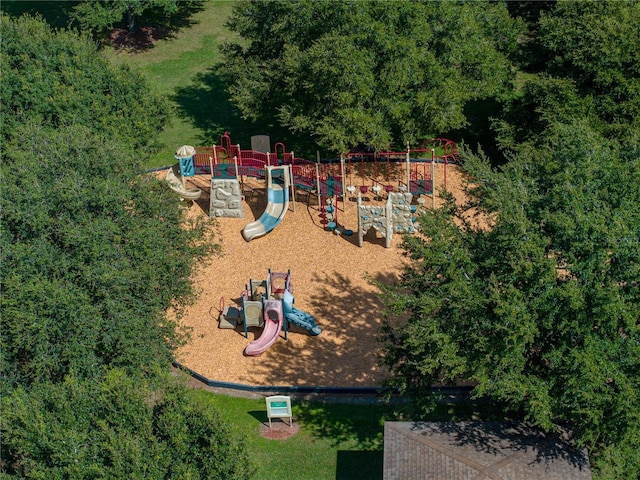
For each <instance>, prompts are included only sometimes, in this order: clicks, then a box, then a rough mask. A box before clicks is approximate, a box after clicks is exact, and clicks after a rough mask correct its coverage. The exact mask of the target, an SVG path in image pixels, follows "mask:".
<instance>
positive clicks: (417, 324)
mask: <svg viewBox="0 0 640 480" xmlns="http://www.w3.org/2000/svg"><path fill="white" fill-rule="evenodd" d="M547 135H548V139H547V141H546V142H545V144H543V145H538V147H537V149H535V150H530V151H527V152H521V153H520V154H519V155H518V156H517V157H516V158H513V159H512V160H511V161H510V162H509V164H508V165H507V166H505V167H504V168H503V169H501V170H500V171H494V170H492V169H491V167H490V166H489V165H488V162H487V161H486V160H482V159H480V158H477V157H474V156H468V157H467V159H466V162H467V163H466V168H467V169H468V171H469V173H470V174H471V175H472V177H473V178H474V179H475V181H476V182H477V183H474V184H473V185H472V186H470V187H469V189H470V190H469V193H470V194H471V195H473V198H474V201H472V202H470V203H469V205H466V206H465V207H458V206H455V205H454V204H453V203H450V204H448V205H447V206H446V207H444V208H442V209H440V210H437V211H434V212H430V213H428V214H427V215H425V216H424V217H423V218H422V219H421V224H422V226H423V229H424V231H425V232H426V235H427V237H424V238H423V237H412V238H407V239H406V244H405V247H406V249H407V252H408V255H409V256H410V258H411V259H412V264H411V265H412V266H411V268H409V269H408V270H407V271H406V273H405V274H404V276H403V278H402V281H401V282H400V283H399V284H398V285H395V286H393V287H391V288H389V289H388V290H387V292H386V295H385V298H386V301H387V303H388V306H389V309H390V311H389V312H390V316H389V319H388V321H387V322H386V326H385V332H384V346H385V357H384V359H385V360H384V361H385V363H386V364H387V365H388V366H389V367H390V368H391V371H392V373H393V375H392V380H391V384H392V385H393V386H396V387H398V388H400V390H401V391H403V392H406V393H408V394H410V395H412V396H413V397H414V398H415V399H416V402H417V403H418V404H420V405H421V406H422V407H423V409H428V408H430V406H431V402H432V401H433V398H432V397H431V395H430V386H431V385H432V384H433V383H436V382H440V381H450V382H455V381H457V380H459V379H469V380H473V381H474V383H476V384H477V386H476V387H475V392H476V394H477V395H481V396H483V395H486V396H489V397H491V398H493V399H495V400H497V401H498V403H499V404H502V405H505V406H506V407H507V408H511V409H513V410H518V409H522V410H523V411H524V412H525V415H526V417H527V418H528V419H530V420H531V421H533V422H534V423H536V424H538V425H541V426H543V427H545V428H553V423H554V422H557V421H573V422H575V423H576V424H577V425H578V426H579V428H580V431H581V439H582V441H583V442H585V443H587V444H589V445H591V446H594V445H597V446H599V447H602V445H608V446H611V445H619V446H620V445H626V446H628V447H629V446H633V447H636V448H637V447H639V446H640V435H638V425H640V395H639V392H640V325H639V323H638V319H639V318H640V288H639V287H640V284H639V280H640V242H639V240H640V202H639V201H638V199H640V143H636V144H634V145H631V146H626V147H625V148H621V147H620V146H619V145H617V144H616V143H615V142H608V141H606V140H604V139H603V138H602V137H600V136H598V135H597V134H595V133H594V132H593V131H591V130H590V129H589V128H588V127H585V126H584V125H569V126H563V125H558V126H556V127H555V128H553V129H552V130H551V131H550V132H548V133H547ZM399 315H408V320H407V321H406V322H405V321H402V322H400V321H398V320H397V318H398V316H399ZM613 451H615V448H614V449H612V450H611V452H613ZM626 460H627V461H630V460H633V459H629V458H627V459H626ZM634 462H635V466H634V468H635V469H636V470H635V471H636V472H637V471H640V470H637V469H638V468H640V463H638V459H637V458H635V460H634Z"/></svg>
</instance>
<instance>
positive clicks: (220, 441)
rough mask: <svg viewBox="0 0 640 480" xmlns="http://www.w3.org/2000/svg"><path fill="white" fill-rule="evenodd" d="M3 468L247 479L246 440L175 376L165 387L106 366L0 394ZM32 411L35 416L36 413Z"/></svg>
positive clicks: (38, 473) (45, 473) (56, 474)
mask: <svg viewBox="0 0 640 480" xmlns="http://www.w3.org/2000/svg"><path fill="white" fill-rule="evenodd" d="M0 402H1V403H2V411H3V425H2V430H3V431H2V434H3V435H2V437H3V442H2V443H3V448H2V453H3V455H2V462H3V466H4V468H3V470H4V471H5V472H9V473H11V474H14V475H16V478H18V477H19V478H47V479H63V478H73V479H94V478H109V479H122V480H130V479H154V478H157V479H161V478H203V479H214V480H215V479H219V480H227V479H231V480H241V479H248V478H250V475H251V474H252V472H253V470H252V466H251V463H250V461H249V458H248V454H247V449H246V447H245V444H244V441H243V440H241V439H239V438H238V437H237V436H236V435H235V434H233V433H231V431H230V430H229V427H228V426H227V425H226V424H225V422H224V421H223V420H222V418H221V415H220V413H219V412H218V411H217V410H215V409H214V408H212V407H211V404H209V403H207V402H203V401H200V400H198V399H197V398H195V397H194V396H193V395H192V394H190V393H189V392H188V391H186V390H185V387H183V386H181V385H180V384H179V383H178V382H176V381H175V380H169V381H167V382H166V384H165V386H164V388H163V389H162V390H160V391H158V390H157V388H153V387H152V386H151V385H149V384H146V383H144V382H141V381H140V380H139V379H134V378H131V377H130V375H128V374H127V373H125V372H124V371H122V370H119V369H116V370H111V371H109V372H108V373H107V374H106V375H104V376H103V377H102V378H101V380H100V381H99V382H98V383H93V382H87V381H81V380H78V379H77V378H74V377H67V379H66V380H65V381H64V382H62V383H59V384H50V383H48V384H42V385H38V386H36V387H34V388H31V389H29V390H25V389H23V388H18V389H16V390H13V391H12V392H11V393H10V394H8V395H3V397H2V399H0ZM34 417H35V418H34Z"/></svg>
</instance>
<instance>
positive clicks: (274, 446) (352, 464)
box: [193, 390, 490, 480]
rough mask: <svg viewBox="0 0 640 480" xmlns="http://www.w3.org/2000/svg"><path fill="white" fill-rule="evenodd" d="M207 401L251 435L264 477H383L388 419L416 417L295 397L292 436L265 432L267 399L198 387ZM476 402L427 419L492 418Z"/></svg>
mask: <svg viewBox="0 0 640 480" xmlns="http://www.w3.org/2000/svg"><path fill="white" fill-rule="evenodd" d="M193 394H194V395H195V396H197V397H199V399H200V400H202V401H204V402H208V403H211V404H213V405H215V406H216V407H217V408H218V410H220V411H221V412H222V414H223V416H224V417H225V419H226V420H227V421H228V422H229V423H230V424H231V425H232V429H233V430H234V432H235V433H237V434H239V435H241V436H243V437H244V438H246V442H247V448H248V449H249V451H250V452H251V457H252V459H253V461H254V462H255V464H256V467H257V473H256V476H255V478H256V479H258V480H270V479H274V478H277V479H278V480H289V479H290V480H316V479H317V480H321V479H322V480H325V479H336V480H339V479H344V480H347V479H360V478H362V479H367V480H376V479H381V478H382V466H383V449H384V444H383V435H384V422H385V421H386V420H406V419H411V420H414V418H411V416H410V413H408V412H407V410H406V406H404V405H394V404H390V405H387V404H340V403H320V402H307V401H296V400H295V399H294V400H293V401H292V408H293V415H294V422H295V423H298V424H299V426H300V431H299V432H298V433H297V434H296V435H294V436H292V437H290V438H288V439H286V440H269V439H266V438H263V437H262V436H261V435H260V425H261V423H266V422H267V414H266V405H265V400H264V399H262V398H260V399H249V398H241V397H231V396H226V395H218V394H213V393H210V392H207V391H204V390H194V391H193ZM482 410H484V408H481V407H478V406H477V405H474V404H472V403H460V404H440V405H439V406H438V408H437V410H436V412H434V413H433V414H432V415H430V416H429V417H428V418H424V419H423V420H430V421H457V420H469V419H475V418H478V416H479V415H482V416H483V417H486V416H487V415H490V413H489V414H487V412H484V411H482Z"/></svg>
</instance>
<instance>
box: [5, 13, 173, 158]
mask: <svg viewBox="0 0 640 480" xmlns="http://www.w3.org/2000/svg"><path fill="white" fill-rule="evenodd" d="M2 41H3V45H2V51H1V52H0V55H1V56H0V62H1V63H0V66H1V68H2V77H3V78H2V83H1V84H0V88H1V92H2V97H1V98H2V102H1V103H0V115H1V119H2V125H3V130H2V136H3V139H4V140H5V141H7V140H8V138H9V137H10V136H11V135H12V133H13V132H14V131H15V130H16V128H17V127H18V126H19V125H23V124H26V123H36V124H46V125H48V126H51V127H56V128H61V127H64V126H70V125H76V126H77V125H84V126H86V127H89V128H90V129H92V130H93V131H95V132H99V133H100V134H102V135H104V136H105V137H107V138H110V139H113V140H117V141H120V142H123V143H129V144H130V146H131V148H132V150H136V151H137V150H138V149H139V148H140V147H147V148H149V147H151V146H152V144H153V138H154V136H155V135H157V133H158V132H159V131H160V130H161V129H162V128H163V126H164V125H165V124H166V122H167V119H168V113H169V109H170V107H169V103H168V102H167V101H166V99H164V98H162V97H160V96H159V95H158V94H156V93H154V92H153V91H152V90H151V89H150V87H149V85H148V83H147V82H146V81H145V79H144V78H143V77H142V75H141V74H140V73H136V72H133V71H132V70H131V69H129V68H127V67H126V66H124V65H120V66H115V65H113V64H111V63H109V62H108V61H107V60H106V59H105V58H104V57H103V56H102V55H100V54H99V53H98V51H97V49H96V45H95V44H94V43H93V42H92V41H91V40H90V39H88V38H87V37H85V36H83V37H79V36H78V35H76V34H74V33H72V32H68V31H64V30H62V31H57V32H53V31H51V28H50V27H49V26H48V25H47V24H46V23H44V22H43V21H41V20H37V19H34V18H32V17H28V16H24V17H20V18H18V19H16V20H11V21H9V19H8V18H6V17H3V18H2Z"/></svg>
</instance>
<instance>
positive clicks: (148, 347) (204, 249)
mask: <svg viewBox="0 0 640 480" xmlns="http://www.w3.org/2000/svg"><path fill="white" fill-rule="evenodd" d="M0 28H1V29H2V30H1V33H2V34H1V36H2V69H3V75H4V78H3V81H2V82H1V83H0V95H1V97H2V100H3V101H2V106H1V112H2V123H3V131H2V135H3V141H2V143H1V145H0V153H1V156H2V164H1V165H0V176H1V178H2V196H1V197H0V289H1V291H2V295H1V296H0V309H1V311H2V322H1V323H0V342H1V345H0V355H1V357H0V385H1V387H2V398H1V402H0V407H1V411H2V415H1V416H2V423H1V424H0V437H1V438H2V444H3V445H2V462H0V476H3V478H5V477H7V478H10V477H11V478H18V477H19V478H98V477H103V478H121V479H131V478H220V479H222V478H224V479H227V478H237V479H246V478H248V477H249V476H250V474H251V471H252V468H251V464H250V462H249V458H248V455H247V452H246V449H244V448H243V446H242V445H243V444H242V441H240V440H238V439H237V438H236V437H235V436H234V435H232V434H231V432H230V431H229V429H228V427H227V426H226V425H225V424H224V422H221V421H220V416H219V415H218V414H217V412H215V411H214V410H212V409H211V407H210V406H207V405H203V404H201V402H197V401H196V400H195V399H194V398H193V397H192V396H191V395H189V394H188V392H187V391H185V389H184V387H181V386H180V385H179V384H178V383H176V381H175V380H174V379H172V378H171V377H170V373H169V368H170V366H171V360H172V358H173V351H174V349H175V347H176V346H177V345H179V344H180V343H181V342H183V341H184V340H185V339H186V335H187V333H188V332H186V331H184V330H181V329H179V328H178V326H177V323H176V322H175V321H172V320H170V319H169V318H168V317H167V315H166V312H167V310H168V309H172V310H173V311H175V312H176V313H177V314H178V315H179V313H180V310H181V308H182V307H183V306H184V305H186V304H187V303H188V302H189V300H190V299H191V298H192V296H193V294H194V293H193V289H192V285H191V283H190V278H189V277H190V274H191V271H192V268H193V267H194V265H195V262H196V261H197V260H198V259H201V258H203V256H205V255H208V254H210V253H213V252H214V251H215V248H216V246H215V244H214V242H213V240H214V238H213V237H212V236H210V235H209V232H208V230H207V228H206V226H207V225H206V224H205V223H199V222H193V223H191V224H186V223H185V222H186V219H185V218H184V217H183V215H182V210H181V209H180V207H179V203H180V202H179V199H178V198H177V197H176V196H175V195H174V194H172V193H171V192H170V191H169V190H168V188H167V187H166V186H165V185H163V184H162V183H161V182H160V181H159V180H158V179H156V177H155V176H154V175H150V174H144V173H143V172H142V171H141V157H142V156H143V155H145V152H146V150H147V147H148V146H149V145H150V143H151V142H150V140H151V136H152V135H153V134H154V133H156V132H157V131H158V130H159V128H161V126H162V125H163V123H164V121H165V119H166V111H165V109H164V107H165V105H166V104H165V102H164V101H163V100H161V99H160V98H159V97H157V96H155V95H154V94H153V93H152V92H151V91H150V90H149V88H148V87H147V85H146V83H145V82H144V81H143V80H142V78H141V77H140V76H139V75H137V74H135V73H133V72H131V71H129V70H128V69H124V68H120V67H114V66H113V65H111V64H109V63H108V62H107V61H106V60H105V59H104V58H103V57H102V56H101V55H100V54H99V53H98V52H97V51H96V48H95V46H92V45H91V43H90V42H89V41H88V40H87V39H86V38H80V37H77V36H76V35H74V34H72V33H69V32H53V31H52V30H51V29H50V28H49V27H47V26H46V25H45V24H44V23H43V22H42V21H40V20H37V19H33V18H27V17H23V18H20V19H18V20H15V21H14V20H9V19H7V18H5V17H4V16H3V17H2V22H1V23H0ZM172 318H173V317H172Z"/></svg>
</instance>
